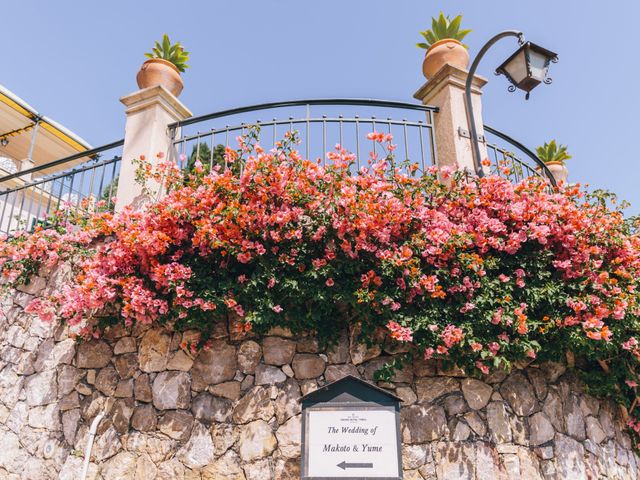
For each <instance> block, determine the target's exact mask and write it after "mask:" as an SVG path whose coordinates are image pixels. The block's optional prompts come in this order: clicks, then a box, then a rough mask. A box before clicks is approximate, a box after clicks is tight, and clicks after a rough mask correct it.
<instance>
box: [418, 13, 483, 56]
mask: <svg viewBox="0 0 640 480" xmlns="http://www.w3.org/2000/svg"><path fill="white" fill-rule="evenodd" d="M461 21H462V15H458V16H457V17H455V18H454V19H453V20H451V19H450V18H449V16H448V15H447V16H445V15H444V13H442V12H440V16H439V17H438V18H437V19H436V18H435V17H431V29H430V30H425V31H424V32H420V35H422V36H423V37H424V39H425V40H426V42H420V43H416V46H417V47H419V48H424V49H426V50H429V48H431V46H432V45H433V44H434V43H436V42H439V41H440V40H445V39H447V38H450V39H453V40H457V41H459V42H461V41H462V39H463V38H464V37H466V36H467V35H468V34H469V33H470V32H471V30H460V22H461ZM462 46H463V47H464V48H469V47H468V46H466V45H465V44H462Z"/></svg>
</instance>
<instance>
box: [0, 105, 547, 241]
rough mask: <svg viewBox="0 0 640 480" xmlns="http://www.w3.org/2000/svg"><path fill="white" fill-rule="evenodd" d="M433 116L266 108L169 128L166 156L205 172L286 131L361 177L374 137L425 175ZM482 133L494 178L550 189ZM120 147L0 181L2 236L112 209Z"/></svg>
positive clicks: (512, 147) (521, 154)
mask: <svg viewBox="0 0 640 480" xmlns="http://www.w3.org/2000/svg"><path fill="white" fill-rule="evenodd" d="M257 112H264V114H268V117H267V118H270V119H269V120H266V121H263V120H261V119H259V118H258V117H257ZM434 115H437V108H436V107H432V106H427V105H416V104H410V103H403V102H394V101H383V100H369V99H326V100H325V99H321V100H300V101H290V102H277V103H264V104H259V105H252V106H247V107H242V108H236V109H232V110H225V111H221V112H216V113H212V114H208V115H202V116H199V117H194V118H190V119H187V120H185V121H182V122H177V123H174V124H172V125H170V126H169V128H170V131H171V135H172V138H173V141H172V148H171V151H170V152H169V155H170V156H172V158H173V159H174V160H175V161H176V162H178V163H179V164H180V166H181V167H182V168H185V167H186V166H187V164H188V163H189V162H193V161H194V160H195V159H196V158H197V159H198V160H200V161H201V162H203V163H205V162H209V164H210V165H212V164H213V163H214V162H219V161H221V159H222V161H224V160H223V158H224V155H222V152H223V151H224V148H225V147H226V146H229V145H234V144H235V137H237V136H239V135H242V134H243V133H245V132H246V131H247V129H249V128H251V126H253V125H257V126H259V127H260V129H261V135H260V144H261V146H262V147H263V148H265V149H267V150H268V149H270V148H272V147H273V146H274V145H275V143H276V142H278V141H279V140H281V138H282V137H283V136H284V134H285V133H286V132H287V131H293V130H297V131H298V132H299V134H300V139H301V144H300V145H299V150H300V153H301V154H302V155H304V156H305V157H306V158H309V159H319V161H321V162H326V153H327V151H328V150H331V149H333V148H334V145H335V144H340V145H341V146H342V147H344V148H346V149H347V150H349V151H351V152H353V153H355V154H356V159H357V160H356V165H355V166H354V167H355V168H356V169H359V168H360V167H361V166H363V165H364V162H365V160H363V159H367V158H368V156H369V152H374V153H381V152H380V148H381V147H380V145H379V144H377V143H376V142H375V141H373V140H370V139H368V138H367V135H368V134H369V133H371V132H373V131H377V132H383V133H390V134H392V135H393V137H394V140H393V142H394V143H395V144H396V151H395V156H396V160H397V161H398V162H402V161H404V160H408V161H409V162H411V163H417V164H418V167H419V170H420V171H425V170H426V169H427V168H428V167H429V166H431V165H435V164H436V163H437V159H436V151H437V149H436V136H435V131H434ZM198 129H199V130H198ZM484 129H485V135H487V136H488V138H489V141H488V142H487V151H488V154H489V161H490V164H491V166H490V169H491V171H492V172H493V173H497V174H498V175H501V176H503V177H506V178H508V179H509V180H511V181H520V180H522V179H524V178H527V177H532V176H537V177H542V178H545V179H547V180H548V181H549V183H550V185H551V186H555V180H554V178H553V175H552V174H551V172H550V171H549V170H548V168H547V167H546V166H545V164H544V163H543V162H542V161H541V160H540V159H539V158H538V157H537V156H536V155H535V154H534V153H533V152H532V151H531V150H529V149H528V148H526V147H525V146H524V145H522V144H521V143H520V142H518V141H517V140H514V139H513V138H511V137H509V136H508V135H506V134H504V133H502V132H500V131H498V130H495V129H493V128H491V127H489V126H486V125H485V127H484ZM194 130H195V131H194ZM123 143H124V142H123V141H122V140H120V141H118V142H113V143H111V144H108V145H105V146H103V147H99V148H95V149H93V150H89V151H86V152H81V153H78V154H76V155H72V156H70V157H66V158H62V159H60V160H56V161H54V162H50V163H48V164H46V165H40V166H37V167H34V168H32V169H29V170H25V171H21V172H16V173H12V174H10V175H6V176H4V177H1V178H0V189H2V188H4V190H0V233H11V232H14V231H16V230H25V229H27V230H29V229H32V228H33V227H34V226H35V225H36V224H37V223H38V222H41V221H43V219H44V218H46V217H47V216H49V215H50V214H51V213H52V212H54V211H56V210H60V209H64V210H66V211H74V210H75V211H78V210H80V209H83V208H95V204H96V202H97V201H100V200H103V202H102V204H103V205H102V206H101V207H100V208H104V209H109V210H110V209H113V207H114V205H113V201H112V197H113V196H114V195H116V191H117V184H118V178H119V177H118V175H119V172H120V162H121V156H120V155H119V153H121V147H122V145H123ZM505 144H506V145H507V146H506V147H505V146H503V145H505ZM115 151H117V152H115ZM104 157H107V159H104ZM65 167H66V169H65V170H63V171H60V170H62V169H64V168H65ZM87 200H89V201H87Z"/></svg>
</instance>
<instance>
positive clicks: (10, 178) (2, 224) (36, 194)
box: [0, 140, 124, 234]
mask: <svg viewBox="0 0 640 480" xmlns="http://www.w3.org/2000/svg"><path fill="white" fill-rule="evenodd" d="M123 143H124V142H123V141H122V140H120V141H118V142H113V143H110V144H108V145H104V146H102V147H99V148H94V149H92V150H87V151H85V152H80V153H77V154H75V155H71V156H69V157H65V158H61V159H59V160H56V161H54V162H50V163H47V164H45V165H39V166H36V167H34V168H31V169H29V170H24V171H21V172H15V173H12V174H10V175H6V176H4V177H1V178H0V188H4V190H0V233H4V234H10V233H12V232H15V231H17V230H31V229H32V228H34V226H35V225H37V224H38V223H41V222H44V221H45V219H46V218H47V217H48V216H50V215H51V214H52V213H53V212H55V211H57V210H63V211H66V212H71V211H74V210H75V211H78V210H80V209H83V208H96V203H97V202H98V201H101V200H102V204H98V208H103V209H108V210H111V209H113V206H114V205H113V201H112V198H113V196H114V195H115V193H116V190H117V184H118V174H119V172H120V160H121V156H120V155H119V154H117V153H119V152H120V151H121V147H122V145H123ZM104 157H107V159H104ZM65 167H67V168H66V169H65ZM61 170H62V171H61ZM54 172H55V173H54Z"/></svg>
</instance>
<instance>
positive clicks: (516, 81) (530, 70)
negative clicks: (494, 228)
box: [465, 30, 558, 177]
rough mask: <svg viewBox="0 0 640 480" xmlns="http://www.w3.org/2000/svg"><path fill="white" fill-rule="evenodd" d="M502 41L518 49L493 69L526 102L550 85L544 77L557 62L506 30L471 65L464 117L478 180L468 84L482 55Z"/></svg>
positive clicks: (477, 149) (475, 133)
mask: <svg viewBox="0 0 640 480" xmlns="http://www.w3.org/2000/svg"><path fill="white" fill-rule="evenodd" d="M505 37H517V38H518V44H519V45H520V48H518V50H517V51H516V52H515V53H513V55H511V56H510V57H509V58H507V59H506V60H505V61H504V62H503V63H502V65H500V66H499V67H498V68H497V69H496V75H504V76H505V77H507V79H508V80H509V81H510V82H511V85H509V91H510V92H515V91H516V89H518V88H519V89H520V90H523V91H525V92H527V95H526V96H525V98H526V99H527V100H528V99H529V93H530V92H531V90H533V89H534V88H535V87H537V86H538V85H539V84H540V83H545V84H549V83H551V79H550V78H548V77H547V72H548V70H549V63H550V62H557V61H558V56H557V55H556V54H555V53H553V52H552V51H550V50H547V49H545V48H542V47H540V46H538V45H536V44H534V43H531V42H526V41H525V40H524V34H523V33H522V32H520V31H518V30H506V31H504V32H501V33H499V34H497V35H496V36H494V37H493V38H491V39H490V40H489V41H488V42H487V43H485V45H484V46H483V47H482V48H481V49H480V51H479V52H478V55H477V56H476V58H475V59H474V60H473V63H472V64H471V69H470V70H469V76H468V77H467V82H466V85H465V103H466V105H467V114H468V116H469V133H470V134H471V144H472V145H473V148H472V152H473V164H474V166H475V170H476V174H477V175H478V176H480V177H482V176H484V170H483V168H482V159H481V158H480V147H479V146H478V131H477V128H476V122H475V117H474V116H473V105H472V103H471V82H472V81H473V77H474V75H475V73H476V70H477V68H478V64H479V63H480V60H482V57H484V55H485V53H487V51H488V50H489V48H491V47H492V46H493V45H494V44H495V43H496V42H497V41H498V40H500V39H502V38H505Z"/></svg>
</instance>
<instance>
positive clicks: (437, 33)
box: [416, 12, 471, 80]
mask: <svg viewBox="0 0 640 480" xmlns="http://www.w3.org/2000/svg"><path fill="white" fill-rule="evenodd" d="M461 21H462V15H458V16H457V17H455V18H454V19H453V20H451V19H450V18H449V17H448V16H445V15H444V13H442V12H440V16H439V17H438V18H437V19H436V18H435V17H431V29H429V30H425V31H424V32H420V35H422V36H423V37H424V39H425V42H420V43H417V44H416V45H417V46H418V47H419V48H424V49H426V50H427V53H426V55H425V57H424V62H423V63H422V73H424V76H425V77H426V78H427V80H428V79H430V78H432V77H433V76H434V75H435V74H436V73H437V72H438V70H440V69H441V68H442V67H444V66H445V65H446V64H449V65H453V66H456V67H458V68H467V66H468V65H469V53H468V52H467V48H468V47H467V46H466V45H464V44H463V43H461V40H462V39H463V38H464V37H466V36H467V35H468V34H469V32H471V30H460V22H461Z"/></svg>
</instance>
